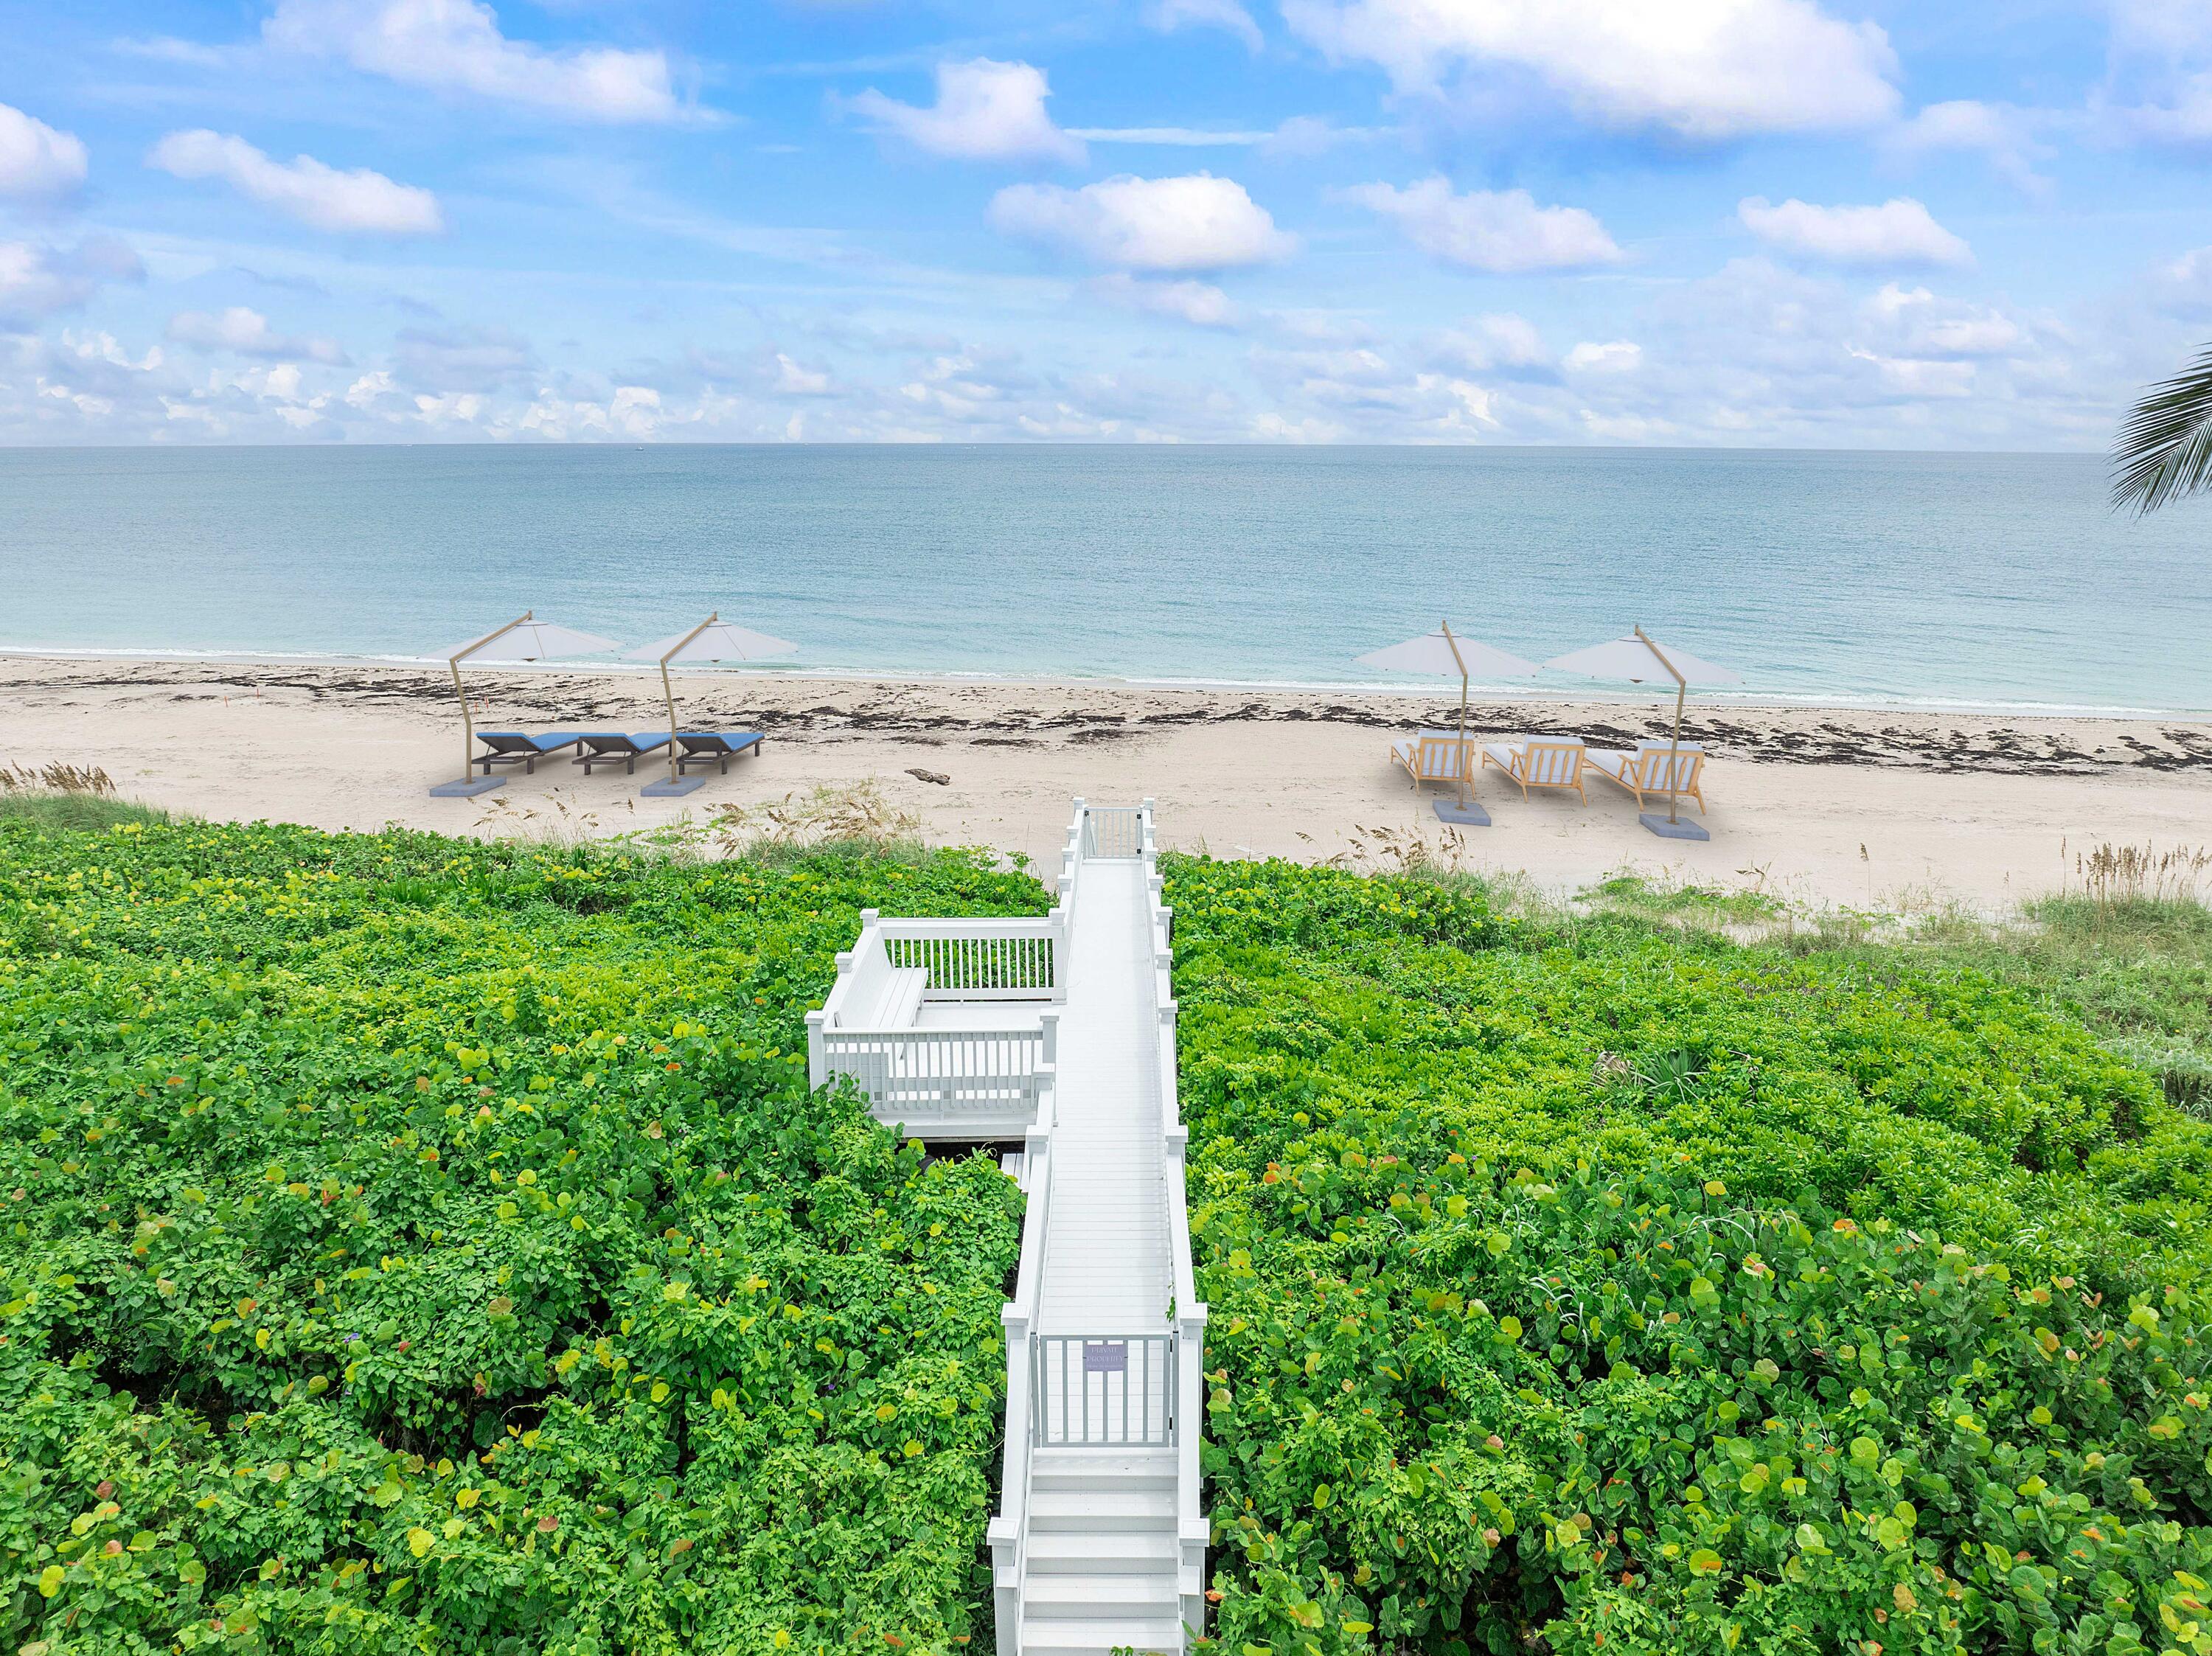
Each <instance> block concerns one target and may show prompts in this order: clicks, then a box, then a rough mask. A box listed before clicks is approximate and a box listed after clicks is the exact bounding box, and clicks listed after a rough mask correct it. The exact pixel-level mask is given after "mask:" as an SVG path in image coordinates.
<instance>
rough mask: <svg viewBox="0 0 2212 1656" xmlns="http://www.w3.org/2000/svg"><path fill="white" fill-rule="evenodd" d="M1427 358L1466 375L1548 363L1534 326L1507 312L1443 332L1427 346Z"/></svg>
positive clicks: (1542, 343)
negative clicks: (1430, 356) (1428, 348)
mask: <svg viewBox="0 0 2212 1656" xmlns="http://www.w3.org/2000/svg"><path fill="white" fill-rule="evenodd" d="M1431 355H1433V356H1434V357H1435V358H1436V359H1437V361H1443V362H1447V363H1449V364H1450V365H1452V366H1453V367H1458V368H1461V369H1463V370H1465V371H1467V372H1468V373H1492V372H1493V371H1495V370H1499V369H1504V370H1506V371H1509V372H1510V371H1512V370H1516V369H1519V370H1524V371H1525V370H1527V369H1530V368H1543V367H1550V366H1551V361H1552V355H1551V353H1550V352H1549V351H1547V350H1546V349H1544V341H1543V337H1542V336H1541V335H1540V334H1538V333H1537V331H1536V326H1535V324H1534V323H1532V322H1530V321H1529V320H1528V318H1527V317H1525V316H1516V315H1515V314H1513V313H1512V312H1510V311H1507V312H1492V313H1491V314H1489V315H1486V316H1479V317H1477V318H1474V321H1473V322H1471V323H1469V324H1468V325H1467V326H1465V327H1462V328H1451V329H1447V330H1446V331H1444V332H1443V333H1441V334H1439V335H1437V337H1436V338H1435V339H1434V340H1433V341H1432V342H1431Z"/></svg>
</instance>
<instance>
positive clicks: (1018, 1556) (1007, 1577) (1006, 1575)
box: [985, 1064, 1058, 1656]
mask: <svg viewBox="0 0 2212 1656" xmlns="http://www.w3.org/2000/svg"><path fill="white" fill-rule="evenodd" d="M1057 1073H1058V1072H1057V1070H1056V1069H1055V1067H1054V1065H1050V1064H1047V1065H1043V1066H1042V1071H1041V1074H1040V1080H1041V1083H1042V1085H1041V1086H1040V1089H1039V1092H1038V1097H1037V1112H1036V1125H1034V1126H1033V1127H1031V1128H1030V1131H1029V1134H1028V1136H1027V1137H1025V1138H1024V1141H1023V1150H1024V1155H1023V1157H1022V1173H1023V1180H1024V1188H1025V1189H1026V1191H1027V1192H1028V1195H1029V1204H1028V1207H1027V1209H1026V1210H1025V1211H1024V1213H1023V1215H1022V1257H1021V1264H1020V1265H1019V1267H1018V1269H1017V1271H1016V1272H1015V1277H1014V1297H1013V1298H1012V1299H1011V1300H1009V1301H1006V1304H1005V1305H1004V1306H1002V1307H1000V1311H999V1320H1000V1322H1001V1323H1002V1324H1003V1325H1005V1328H1006V1420H1007V1422H1009V1426H1008V1429H1007V1431H1006V1451H1005V1454H1004V1457H1003V1459H1001V1460H1000V1465H999V1488H1000V1501H999V1514H998V1516H997V1517H995V1518H994V1519H993V1520H991V1523H990V1527H989V1529H988V1530H987V1532H986V1534H985V1538H986V1539H987V1541H988V1542H989V1544H990V1548H991V1597H992V1601H993V1602H992V1609H993V1613H994V1617H995V1619H996V1621H997V1623H998V1629H999V1649H1000V1651H1001V1652H1002V1653H1004V1656H1020V1649H1021V1620H1022V1574H1023V1572H1024V1570H1025V1569H1027V1568H1028V1567H1029V1544H1030V1524H1029V1509H1030V1451H1031V1450H1032V1449H1033V1448H1034V1447H1036V1446H1035V1445H1034V1443H1033V1442H1032V1441H1031V1435H1030V1433H1028V1432H1024V1431H1018V1430H1015V1429H1012V1422H1015V1421H1024V1420H1027V1419H1028V1418H1029V1417H1030V1409H1031V1407H1032V1406H1033V1405H1032V1404H1031V1402H1030V1379H1031V1375H1032V1374H1033V1372H1034V1370H1035V1368H1036V1358H1035V1356H1034V1355H1033V1354H1034V1351H1035V1347H1036V1320H1037V1299H1038V1295H1039V1294H1040V1292H1041V1291H1042V1287H1043V1283H1044V1257H1045V1239H1046V1238H1047V1237H1048V1236H1049V1235H1050V1234H1052V1179H1053V1161H1052V1129H1053V1120H1054V1098H1055V1093H1056V1089H1055V1087H1054V1077H1055V1076H1056V1075H1057Z"/></svg>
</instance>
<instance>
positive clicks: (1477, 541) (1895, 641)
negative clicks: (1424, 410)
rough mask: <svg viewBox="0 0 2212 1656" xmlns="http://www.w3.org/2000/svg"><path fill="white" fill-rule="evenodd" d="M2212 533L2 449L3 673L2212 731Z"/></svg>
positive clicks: (1272, 483) (1377, 477)
mask: <svg viewBox="0 0 2212 1656" xmlns="http://www.w3.org/2000/svg"><path fill="white" fill-rule="evenodd" d="M2208 531H2212V501H2208V502H2205V503H2201V504H2197V503H2185V504H2183V505H2181V506H2179V507H2172V508H2170V509H2169V510H2168V511H2167V512H2166V513H2164V514H2162V515H2161V516H2159V517H2156V518H2154V519H2148V520H2147V521H2144V522H2136V521H2133V520H2130V519H2124V518H2119V517H2115V516H2114V515H2112V513H2110V512H2109V511H2108V510H2107V509H2106V506H2105V503H2104V470H2103V465H2102V463H2101V462H2100V460H2099V459H2098V458H2095V457H2093V456H2070V455H2067V456H2062V455H1990V454H1899V453H1857V452H1752V451H1726V452H1712V451H1672V452H1652V451H1641V450H1608V451H1590V450H1527V449H1520V450H1515V449H1464V448H1452V449H1444V448H1419V449H1415V448H1325V449H1299V450H1279V449H1272V448H1264V449H1263V448H1152V447H1148V448H1093V447H1033V448H1018V447H946V448H887V447H866V448H860V447H854V448H842V447H839V448H829V447H784V448H776V447H692V446H656V447H647V448H635V447H612V446H609V447H532V448H506V447H437V446H425V447H388V448H329V449H308V448H281V449H279V448H258V449H241V448H232V449H176V450H163V449H74V450H72V449H60V450H57V449H15V450H7V451H0V567H4V568H5V569H6V571H7V579H6V583H5V587H4V592H0V648H6V649H11V650H39V651H52V652H122V653H146V654H155V655H195V654H202V653H204V654H208V655H212V656H220V657H230V656H252V657H275V658H340V659H360V658H372V659H374V658H383V659H400V660H421V659H425V658H435V657H438V656H440V655H441V653H442V652H444V651H446V650H447V649H450V648H452V647H453V646H456V645H458V644H459V643H461V642H463V641H465V640H467V639H469V638H471V637H472V636H474V635H476V634H479V633H482V632H484V631H488V630H489V629H490V628H493V627H495V626H496V625H498V624H499V623H501V622H505V621H507V620H508V619H510V618H511V617H513V616H516V615H519V614H520V613H521V612H522V611H523V610H526V609H534V610H536V611H537V612H538V615H539V616H546V617H550V618H552V619H555V620H557V621H560V622H566V623H568V625H571V626H574V627H579V628H585V629H586V630H588V631H591V632H595V633H599V634H605V635H606V636H609V637H612V638H616V639H618V640H622V641H623V643H624V644H625V645H631V644H636V643H641V642H643V641H644V640H647V639H651V638H654V637H658V636H660V635H662V634H668V633H671V632H675V631H678V630H679V629H681V628H685V627H688V626H689V625H690V624H691V623H692V622H695V621H696V620H698V619H700V618H702V617H703V616H704V615H705V614H706V612H707V611H708V610H720V612H721V614H722V615H723V616H725V617H726V618H731V619H734V620H737V621H739V622H742V623H744V624H745V625H747V626H750V627H753V628H757V629H759V630H761V631H764V632H769V633H773V634H778V635H780V636H781V637H784V638H787V639H790V640H795V641H796V642H797V643H798V644H799V652H798V654H797V655H795V656H793V657H792V658H789V659H788V665H789V666H790V667H791V668H793V669H797V670H815V671H826V672H835V673H847V672H849V673H864V674H885V675H900V676H906V675H980V676H1006V677H1054V678H1061V677H1087V676H1111V677H1123V678H1133V679H1140V680H1145V681H1148V682H1204V683H1228V684H1249V685H1255V686H1258V685H1270V686H1279V685H1295V686H1344V685H1357V684H1385V683H1387V684H1393V685H1395V686H1396V687H1398V688H1407V689H1412V688H1423V689H1430V688H1436V685H1435V682H1434V681H1408V680H1405V679H1402V678H1393V677H1392V676H1389V675H1385V674H1378V673H1376V672H1374V671H1372V670H1369V669H1364V668H1361V667H1359V666H1357V665H1356V664H1354V661H1353V658H1354V657H1356V656H1358V654H1360V653H1361V652H1364V651H1366V650H1370V649H1374V648H1376V647H1377V646H1381V645H1384V644H1389V643H1394V642H1395V641H1397V640H1401V639H1402V638H1406V637H1408V636H1410V635H1412V634H1415V633H1419V632H1424V631H1426V630H1428V629H1429V628H1433V627H1434V626H1435V625H1436V622H1437V618H1438V617H1439V616H1449V618H1450V619H1451V621H1452V622H1453V624H1454V626H1455V628H1461V629H1462V630H1464V631H1465V632H1467V633H1468V634H1472V635H1474V636H1475V637H1478V638H1481V639H1484V640H1488V641H1490V642H1492V643H1494V644H1497V645H1499V646H1503V647H1504V648H1507V649H1510V650H1512V651H1514V652H1517V653H1519V654H1521V655H1523V656H1527V657H1529V658H1534V659H1538V660H1541V659H1543V658H1546V657H1548V656H1552V655H1555V654H1558V653H1560V652H1565V651H1567V650H1571V649H1574V648H1576V647H1578V646H1583V645H1586V644H1591V643H1595V642H1596V641H1598V640H1601V639H1606V638H1611V637H1615V636H1618V635H1620V634H1624V633H1626V632H1627V631H1628V629H1629V628H1630V627H1631V626H1632V624H1635V623H1639V622H1640V623H1641V624H1642V625H1643V626H1644V628H1646V629H1647V630H1648V631H1650V632H1651V633H1652V634H1655V635H1656V636H1657V637H1658V638H1660V639H1661V640H1663V641H1671V642H1674V643H1677V644H1679V645H1680V646H1682V647H1684V648H1686V649H1688V650H1690V651H1692V652H1694V653H1696V654H1698V655H1700V656H1704V657H1705V658H1708V659H1710V660H1713V661H1717V662H1720V663H1723V664H1728V665H1729V666H1732V667H1734V668H1735V669H1736V670H1739V671H1740V672H1741V673H1742V675H1743V676H1744V680H1745V682H1744V685H1743V687H1742V688H1741V691H1740V692H1737V693H1736V694H1740V695H1744V696H1747V697H1755V698H1759V699H1766V700H1786V701H1811V702H1840V703H1846V704H1851V703H1868V702H1872V703H1897V704H1901V705H1905V706H1943V707H1995V708H2019V709H2024V710H2061V709H2064V710H2099V711H2112V712H2124V713H2172V712H2203V711H2204V710H2207V709H2212V532H2208ZM1520 688H1539V689H1543V690H1548V691H1553V692H1564V693H1579V692H1582V691H1583V690H1585V689H1589V688H1597V687H1594V686H1592V685H1591V683H1590V682H1589V681H1587V680H1583V679H1570V678H1565V677H1559V678H1558V679H1557V680H1556V682H1554V681H1553V676H1552V675H1546V676H1545V677H1544V678H1543V679H1541V680H1539V681H1537V682H1535V683H1534V685H1533V686H1531V685H1528V684H1527V683H1525V682H1524V683H1523V684H1522V686H1521V687H1520ZM1623 688H1625V687H1623Z"/></svg>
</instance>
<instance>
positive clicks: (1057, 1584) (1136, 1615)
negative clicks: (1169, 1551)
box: [1022, 1571, 1182, 1622]
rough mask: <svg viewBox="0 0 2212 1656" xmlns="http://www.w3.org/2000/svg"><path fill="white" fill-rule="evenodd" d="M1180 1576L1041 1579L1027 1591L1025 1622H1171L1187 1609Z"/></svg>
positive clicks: (1024, 1595)
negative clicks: (1178, 1583)
mask: <svg viewBox="0 0 2212 1656" xmlns="http://www.w3.org/2000/svg"><path fill="white" fill-rule="evenodd" d="M1181 1608H1182V1600H1181V1599H1180V1598H1176V1584H1175V1577H1174V1576H1173V1575H1172V1574H1169V1573H1167V1572H1165V1571H1153V1572H1151V1573H1149V1574H1144V1575H1036V1574H1031V1575H1030V1579H1029V1580H1028V1581H1027V1582H1026V1583H1024V1586H1023V1587H1022V1619H1023V1620H1024V1621H1025V1622H1067V1621H1081V1620H1097V1619H1100V1618H1110V1619H1113V1620H1116V1621H1119V1620H1124V1619H1137V1620H1141V1619H1144V1618H1146V1617H1150V1618H1152V1619H1154V1620H1158V1619H1159V1618H1160V1617H1166V1618H1167V1619H1168V1620H1170V1621H1172V1620H1174V1619H1175V1616H1176V1611H1178V1610H1179V1609H1181Z"/></svg>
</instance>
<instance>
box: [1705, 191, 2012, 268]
mask: <svg viewBox="0 0 2212 1656" xmlns="http://www.w3.org/2000/svg"><path fill="white" fill-rule="evenodd" d="M1736 213H1737V215H1738V216H1739V217H1741V219H1742V221H1743V222H1744V227H1746V228H1747V229H1748V230H1749V231H1750V232H1751V233H1752V234H1753V235H1755V236H1757V237H1758V238H1759V240H1761V241H1764V242H1766V243H1768V244H1769V245H1771V246H1776V247H1779V248H1781V249H1783V250H1784V252H1791V253H1796V254H1797V255H1798V256H1799V257H1801V258H1816V259H1822V260H1825V261H1826V262H1827V263H1829V264H1972V262H1973V257H1974V256H1973V252H1972V249H1970V248H1969V247H1968V246H1966V243H1965V242H1963V241H1961V240H1960V239H1959V238H1958V237H1956V236H1954V235H1953V234H1951V233H1950V232H1949V231H1948V230H1946V229H1945V228H1944V227H1942V225H1940V224H1938V223H1936V221H1935V219H1934V218H1933V217H1931V216H1930V215H1929V211H1928V209H1926V208H1925V207H1923V206H1922V205H1921V204H1920V203H1918V202H1917V201H1914V200H1913V199H1911V197H1907V196H1899V197H1894V198H1893V199H1892V200H1889V201H1886V202H1884V203H1882V204H1881V206H1879V207H1815V206H1814V205H1813V204H1812V203H1809V202H1802V201H1799V200H1797V199H1796V198H1795V197H1792V198H1791V199H1790V200H1788V201H1785V202H1784V203H1782V204H1781V205H1780V206H1779V207H1777V206H1775V205H1773V204H1772V203H1769V202H1768V201H1767V200H1766V199H1765V197H1761V196H1752V197H1747V198H1746V199H1745V200H1744V201H1743V202H1741V203H1740V204H1739V205H1738V206H1737V208H1736Z"/></svg>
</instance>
